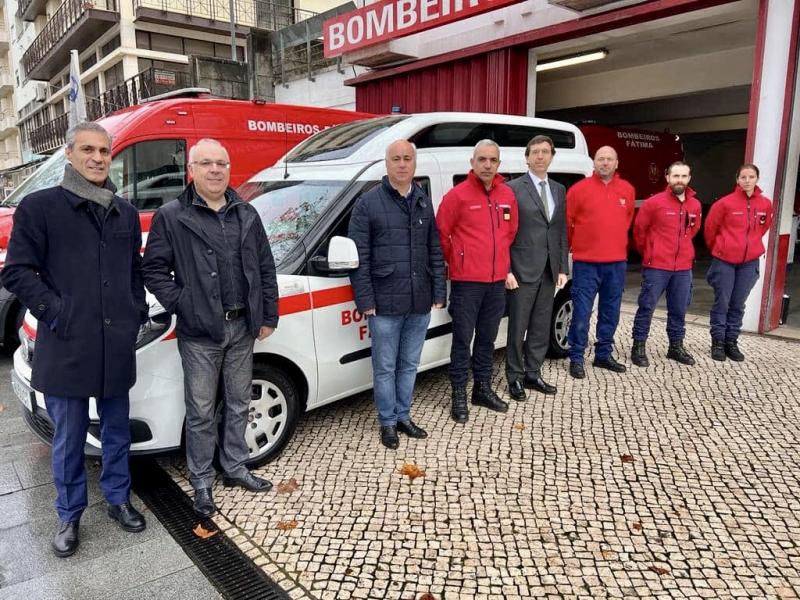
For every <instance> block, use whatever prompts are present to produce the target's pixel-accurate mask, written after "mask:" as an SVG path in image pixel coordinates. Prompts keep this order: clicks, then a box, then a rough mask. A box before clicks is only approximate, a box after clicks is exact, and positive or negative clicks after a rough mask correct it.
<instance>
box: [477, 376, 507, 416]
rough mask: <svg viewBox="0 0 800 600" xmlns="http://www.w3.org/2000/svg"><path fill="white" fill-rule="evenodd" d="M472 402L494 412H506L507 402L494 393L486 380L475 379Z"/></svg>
mask: <svg viewBox="0 0 800 600" xmlns="http://www.w3.org/2000/svg"><path fill="white" fill-rule="evenodd" d="M472 403H473V404H474V405H475V406H484V407H486V408H488V409H489V410H493V411H495V412H501V413H504V412H508V404H507V403H505V402H503V401H502V400H501V399H500V396H498V395H497V394H495V393H494V390H493V389H492V386H491V384H490V383H489V382H488V381H476V382H475V386H474V387H473V388H472Z"/></svg>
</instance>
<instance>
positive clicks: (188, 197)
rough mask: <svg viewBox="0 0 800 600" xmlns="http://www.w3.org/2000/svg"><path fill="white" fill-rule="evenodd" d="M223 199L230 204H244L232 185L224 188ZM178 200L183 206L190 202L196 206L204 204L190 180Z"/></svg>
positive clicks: (189, 204) (187, 205) (188, 204)
mask: <svg viewBox="0 0 800 600" xmlns="http://www.w3.org/2000/svg"><path fill="white" fill-rule="evenodd" d="M225 200H226V202H228V203H229V204H230V205H231V206H233V205H235V204H244V200H242V198H241V196H239V194H237V193H236V190H234V189H233V188H232V187H228V189H226V190H225ZM178 202H180V203H181V204H182V205H184V207H189V206H191V205H192V204H196V205H198V206H205V205H206V203H205V201H203V200H202V199H201V198H200V196H198V195H197V190H195V189H194V182H190V183H189V185H187V186H186V187H185V188H184V189H183V191H182V192H181V195H180V196H178Z"/></svg>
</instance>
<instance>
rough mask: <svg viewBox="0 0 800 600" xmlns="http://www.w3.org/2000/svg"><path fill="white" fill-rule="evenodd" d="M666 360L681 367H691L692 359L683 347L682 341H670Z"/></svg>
mask: <svg viewBox="0 0 800 600" xmlns="http://www.w3.org/2000/svg"><path fill="white" fill-rule="evenodd" d="M667 358H669V359H671V360H675V361H678V362H679V363H681V364H682V365H689V366H691V365H693V364H694V357H693V356H692V355H691V354H689V353H688V352H687V351H686V348H684V347H683V340H670V341H669V350H667Z"/></svg>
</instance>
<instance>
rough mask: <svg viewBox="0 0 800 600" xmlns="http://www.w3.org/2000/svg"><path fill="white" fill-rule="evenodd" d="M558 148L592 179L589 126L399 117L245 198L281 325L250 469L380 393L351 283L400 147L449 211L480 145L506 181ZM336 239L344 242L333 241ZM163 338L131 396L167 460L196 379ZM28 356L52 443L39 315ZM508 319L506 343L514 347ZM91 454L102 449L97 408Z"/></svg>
mask: <svg viewBox="0 0 800 600" xmlns="http://www.w3.org/2000/svg"><path fill="white" fill-rule="evenodd" d="M537 134H545V135H549V136H550V137H551V138H552V139H553V141H554V142H555V145H556V150H557V151H556V156H555V159H554V160H553V164H552V165H551V168H550V176H551V177H552V178H553V179H555V180H558V181H560V182H561V183H563V184H564V185H566V186H569V185H571V184H572V183H574V182H575V181H578V180H580V179H582V178H583V177H584V176H586V175H588V174H589V173H591V170H592V162H591V160H590V158H589V155H588V153H587V147H586V141H585V140H584V137H583V135H582V134H581V132H580V131H579V130H578V128H577V127H574V126H573V125H570V124H568V123H562V122H559V121H550V120H544V119H533V118H525V117H515V116H507V115H490V114H475V113H429V114H418V115H392V116H386V117H378V118H374V119H367V120H363V121H356V122H353V123H348V124H344V125H340V126H337V127H334V128H331V129H328V130H326V131H323V132H321V133H319V134H317V135H315V136H313V137H311V138H309V139H308V140H306V141H304V142H302V143H300V144H299V145H298V146H296V147H295V148H294V149H293V150H292V151H291V152H289V153H288V154H287V155H286V156H285V157H284V159H282V160H280V161H279V162H278V163H277V164H276V165H275V166H274V167H271V168H269V169H266V170H264V171H261V172H260V173H258V174H257V175H255V176H254V177H252V178H251V179H250V180H249V181H248V182H247V183H245V184H243V185H242V187H241V188H240V189H239V191H240V193H241V194H242V196H243V197H244V198H245V199H246V200H248V201H250V202H251V203H252V204H253V206H255V207H256V208H257V209H258V212H259V213H260V215H261V218H262V220H263V222H264V225H265V227H266V230H267V234H268V237H269V240H270V245H271V248H272V253H273V255H274V257H275V261H276V264H277V265H278V287H279V292H280V300H279V313H280V322H279V325H278V329H277V330H276V331H275V333H274V334H273V335H272V336H270V337H269V338H268V339H266V340H264V341H262V342H256V345H255V361H254V368H253V399H252V402H251V406H250V419H249V424H248V428H247V434H246V437H247V443H248V446H249V448H250V457H251V461H250V464H251V466H255V465H258V464H261V463H263V462H266V461H268V460H270V459H272V458H274V457H275V456H277V455H278V453H279V452H280V451H281V450H282V449H283V447H284V446H285V445H286V443H287V442H288V441H289V439H290V438H291V436H292V434H293V432H294V429H295V425H296V424H297V420H298V418H299V417H300V414H301V413H302V412H304V411H307V410H313V409H315V408H318V407H320V406H323V405H325V404H328V403H330V402H333V401H335V400H338V399H340V398H344V397H346V396H350V395H352V394H354V393H356V392H360V391H362V390H366V389H369V388H370V387H371V386H372V367H371V362H370V340H369V334H368V330H367V325H366V321H365V320H364V319H363V317H362V316H361V314H359V313H358V311H357V310H356V307H355V303H354V302H353V291H352V288H351V287H350V280H349V278H348V274H349V272H350V270H351V269H352V268H353V267H354V266H357V264H358V262H357V261H358V259H357V253H356V252H355V244H354V243H353V242H352V240H349V239H346V238H345V236H346V235H347V228H348V222H349V218H350V211H351V210H352V207H353V204H354V202H355V200H356V198H357V197H358V196H359V195H360V194H362V193H363V192H364V191H366V190H368V189H370V188H371V187H372V186H374V185H377V184H378V182H379V181H380V180H381V177H382V176H383V175H384V174H385V166H384V153H385V150H386V147H387V146H388V145H389V144H390V143H391V142H392V141H394V140H397V139H408V140H411V141H412V142H414V143H415V144H416V146H417V172H416V181H417V183H418V184H419V185H420V186H422V188H423V189H424V190H425V191H426V192H427V194H428V195H429V196H430V197H431V198H432V199H433V202H434V205H435V206H438V204H439V202H440V200H441V199H442V196H443V195H444V194H445V193H446V192H447V191H448V190H450V189H451V188H452V187H453V185H455V184H456V183H459V182H461V181H462V180H463V179H464V178H465V177H466V175H467V173H468V172H469V169H470V166H469V159H470V158H471V156H472V150H473V147H474V146H475V144H476V143H477V142H478V141H479V140H482V139H486V138H488V139H493V140H495V141H496V142H497V143H498V144H499V145H500V148H501V151H500V152H501V154H500V158H501V165H500V173H502V174H503V175H505V176H506V177H509V178H510V177H516V176H519V175H522V174H524V173H526V172H527V165H526V164H525V157H524V151H525V145H526V144H527V142H528V140H530V139H531V138H532V137H533V136H534V135H537ZM334 238H335V241H334V242H333V243H331V241H332V240H334ZM568 299H569V288H568V287H567V288H566V289H564V290H561V291H560V292H559V293H558V294H557V296H556V302H555V309H554V315H555V318H554V323H555V324H554V326H553V329H552V331H551V338H552V342H553V344H552V346H553V348H552V351H553V353H554V354H556V355H563V353H564V351H565V350H566V328H567V325H568V323H569V314H570V308H569V307H570V304H569V303H568ZM151 319H152V321H151V323H152V328H151V329H150V331H149V332H148V334H147V335H145V336H143V337H142V338H141V339H140V341H139V347H138V350H137V370H138V377H137V383H136V386H135V387H134V388H133V390H132V391H131V413H130V414H131V433H132V446H131V451H132V452H136V453H146V452H162V451H165V450H169V449H173V448H177V447H179V446H180V444H181V435H182V430H183V420H184V404H183V372H182V370H181V364H180V358H179V356H178V348H177V342H176V339H175V331H174V319H173V318H172V317H171V316H170V315H168V314H165V313H164V311H163V309H162V308H161V307H159V306H157V305H156V306H154V307H153V308H152V309H151ZM450 332H451V324H450V317H449V315H448V312H447V310H434V311H433V315H432V318H431V322H430V326H429V329H428V334H427V338H426V342H425V346H424V349H423V352H422V359H421V363H420V370H425V369H430V368H432V367H436V366H439V365H443V364H445V363H447V362H448V360H449V356H450V338H451V335H450ZM20 335H21V338H22V346H21V347H20V348H19V350H18V351H17V352H16V354H15V355H14V369H15V371H14V377H13V383H14V387H15V389H16V390H17V393H18V395H20V398H21V399H22V401H23V403H25V404H26V405H27V406H28V411H27V414H26V416H27V418H28V422H29V423H30V424H31V426H32V427H33V428H34V430H36V431H38V432H39V433H40V435H41V436H42V437H45V438H46V437H47V436H48V432H47V425H48V423H47V415H46V413H45V411H44V400H43V398H42V395H41V394H40V393H38V392H31V391H30V386H29V382H30V360H31V357H32V353H33V350H34V338H35V321H34V320H33V319H32V317H30V315H28V316H26V321H25V323H24V325H23V329H22V331H21V334H20ZM505 338H506V331H505V320H504V321H503V324H502V326H501V329H500V333H499V335H498V344H497V345H498V346H500V345H503V344H504V343H505ZM91 411H92V413H91V414H92V426H91V428H90V434H89V437H88V439H87V452H88V453H91V454H98V453H99V447H100V441H99V431H98V425H97V420H96V419H97V417H96V413H95V412H94V404H93V403H92V408H91Z"/></svg>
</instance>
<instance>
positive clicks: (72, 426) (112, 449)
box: [45, 394, 131, 522]
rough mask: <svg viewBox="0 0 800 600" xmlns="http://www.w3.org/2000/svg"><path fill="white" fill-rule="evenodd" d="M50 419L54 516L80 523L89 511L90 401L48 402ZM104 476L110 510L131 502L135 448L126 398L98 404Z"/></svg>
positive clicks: (56, 398)
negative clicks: (86, 449) (132, 449)
mask: <svg viewBox="0 0 800 600" xmlns="http://www.w3.org/2000/svg"><path fill="white" fill-rule="evenodd" d="M45 405H46V406H47V413H48V414H49V415H50V418H51V419H52V420H53V423H54V424H55V433H54V435H53V483H55V486H56V512H57V513H58V518H59V519H61V520H62V521H64V522H72V521H77V520H78V519H80V518H81V514H82V513H83V511H84V509H85V508H86V506H87V493H86V468H85V462H86V458H85V456H84V451H83V449H84V446H85V444H86V433H87V432H88V430H89V399H88V398H64V397H61V396H45ZM97 412H98V415H99V416H100V443H101V445H102V453H103V471H102V473H101V474H100V489H101V490H103V495H104V496H105V498H106V500H107V501H108V503H109V504H123V503H125V502H127V501H128V496H129V494H130V489H131V474H130V469H129V468H128V450H129V449H130V446H131V431H130V425H129V412H130V403H129V401H128V395H127V394H125V395H124V396H111V397H108V398H101V399H98V400H97Z"/></svg>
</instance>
